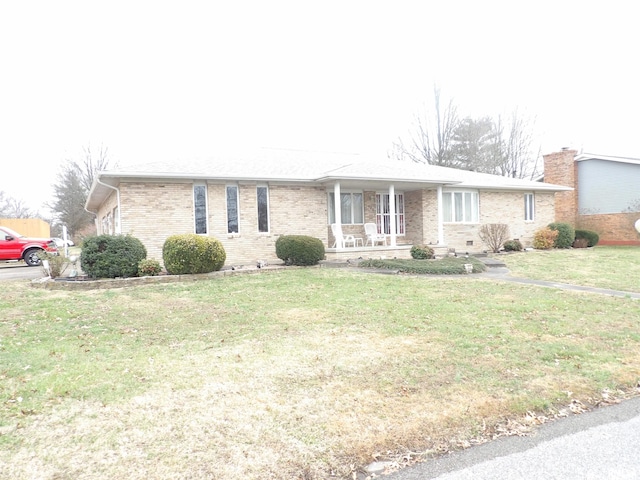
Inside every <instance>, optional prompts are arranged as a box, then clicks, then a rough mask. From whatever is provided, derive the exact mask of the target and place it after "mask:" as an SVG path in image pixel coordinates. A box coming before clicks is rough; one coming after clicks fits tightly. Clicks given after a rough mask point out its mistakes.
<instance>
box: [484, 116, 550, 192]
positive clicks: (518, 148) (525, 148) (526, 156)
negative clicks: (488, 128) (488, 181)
mask: <svg viewBox="0 0 640 480" xmlns="http://www.w3.org/2000/svg"><path fill="white" fill-rule="evenodd" d="M497 122H498V123H500V122H501V119H500V117H498V120H497ZM534 124H535V120H534V119H532V118H529V117H523V116H521V115H520V113H519V112H518V109H517V108H516V109H515V110H513V112H512V113H511V118H510V121H509V124H508V127H507V128H508V131H507V132H502V142H503V145H504V147H503V149H502V151H501V152H500V154H499V155H498V156H497V162H496V167H497V168H496V172H495V173H496V174H498V175H503V176H505V177H512V178H528V179H534V178H535V177H536V176H537V175H538V174H539V173H540V172H539V165H538V161H539V158H540V147H539V146H538V147H537V148H534V134H533V130H534V129H533V126H534Z"/></svg>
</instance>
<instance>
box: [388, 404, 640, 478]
mask: <svg viewBox="0 0 640 480" xmlns="http://www.w3.org/2000/svg"><path fill="white" fill-rule="evenodd" d="M638 445H640V397H636V398H632V399H629V400H625V401H623V402H622V403H620V404H618V405H612V406H608V407H603V408H598V409H595V410H593V411H590V412H587V413H583V414H581V415H574V416H571V417H567V418H563V419H559V420H556V421H553V422H550V423H547V424H544V425H542V426H541V427H540V428H539V429H538V430H537V431H536V432H534V433H533V434H532V435H530V436H526V437H503V438H500V439H498V440H495V441H493V442H489V443H485V444H483V445H480V446H477V447H472V448H469V449H468V450H463V451H460V452H456V453H453V454H451V455H447V456H443V457H440V458H437V459H434V460H431V461H426V462H424V463H421V464H417V465H415V466H413V467H409V468H406V469H404V470H401V471H398V472H396V473H393V474H391V475H388V476H384V477H381V478H384V479H388V480H426V479H438V480H584V479H593V480H596V479H598V480H600V479H615V480H623V479H629V480H631V479H637V478H640V455H638Z"/></svg>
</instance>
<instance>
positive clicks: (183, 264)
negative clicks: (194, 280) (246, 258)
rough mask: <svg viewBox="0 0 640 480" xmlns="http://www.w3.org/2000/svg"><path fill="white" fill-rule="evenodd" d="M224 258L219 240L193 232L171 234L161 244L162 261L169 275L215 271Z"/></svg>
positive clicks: (222, 263)
mask: <svg viewBox="0 0 640 480" xmlns="http://www.w3.org/2000/svg"><path fill="white" fill-rule="evenodd" d="M226 259H227V252H225V250H224V247H223V246H222V243H220V240H218V239H217V238H213V237H204V236H202V235H196V234H195V233H186V234H182V235H172V236H170V237H169V238H167V239H166V240H165V241H164V245H163V246H162V261H163V262H164V268H165V269H166V270H167V273H169V274H170V275H185V274H193V273H209V272H216V271H218V270H220V269H221V268H222V266H223V265H224V262H225V260H226Z"/></svg>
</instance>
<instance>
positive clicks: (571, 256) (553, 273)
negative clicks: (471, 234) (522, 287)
mask: <svg viewBox="0 0 640 480" xmlns="http://www.w3.org/2000/svg"><path fill="white" fill-rule="evenodd" d="M499 258H500V259H501V260H504V262H505V263H506V265H507V267H508V268H509V269H510V270H511V274H512V275H514V276H517V277H526V278H533V279H536V280H548V281H552V282H561V283H573V284H576V285H584V286H588V287H598V288H609V289H613V290H622V291H625V292H640V247H594V248H574V249H561V250H535V251H530V252H516V253H511V254H506V255H500V256H499Z"/></svg>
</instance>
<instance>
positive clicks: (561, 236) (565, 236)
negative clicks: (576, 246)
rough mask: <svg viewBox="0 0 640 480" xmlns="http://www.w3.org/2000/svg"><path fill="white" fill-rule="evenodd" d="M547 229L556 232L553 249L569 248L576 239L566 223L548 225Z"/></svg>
mask: <svg viewBox="0 0 640 480" xmlns="http://www.w3.org/2000/svg"><path fill="white" fill-rule="evenodd" d="M549 228H550V229H551V230H555V231H557V232H558V236H557V237H556V240H555V243H554V244H553V246H554V247H555V248H571V245H573V241H574V240H575V239H576V232H575V230H574V229H573V227H572V226H571V225H569V224H568V223H561V222H556V223H550V224H549Z"/></svg>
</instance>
